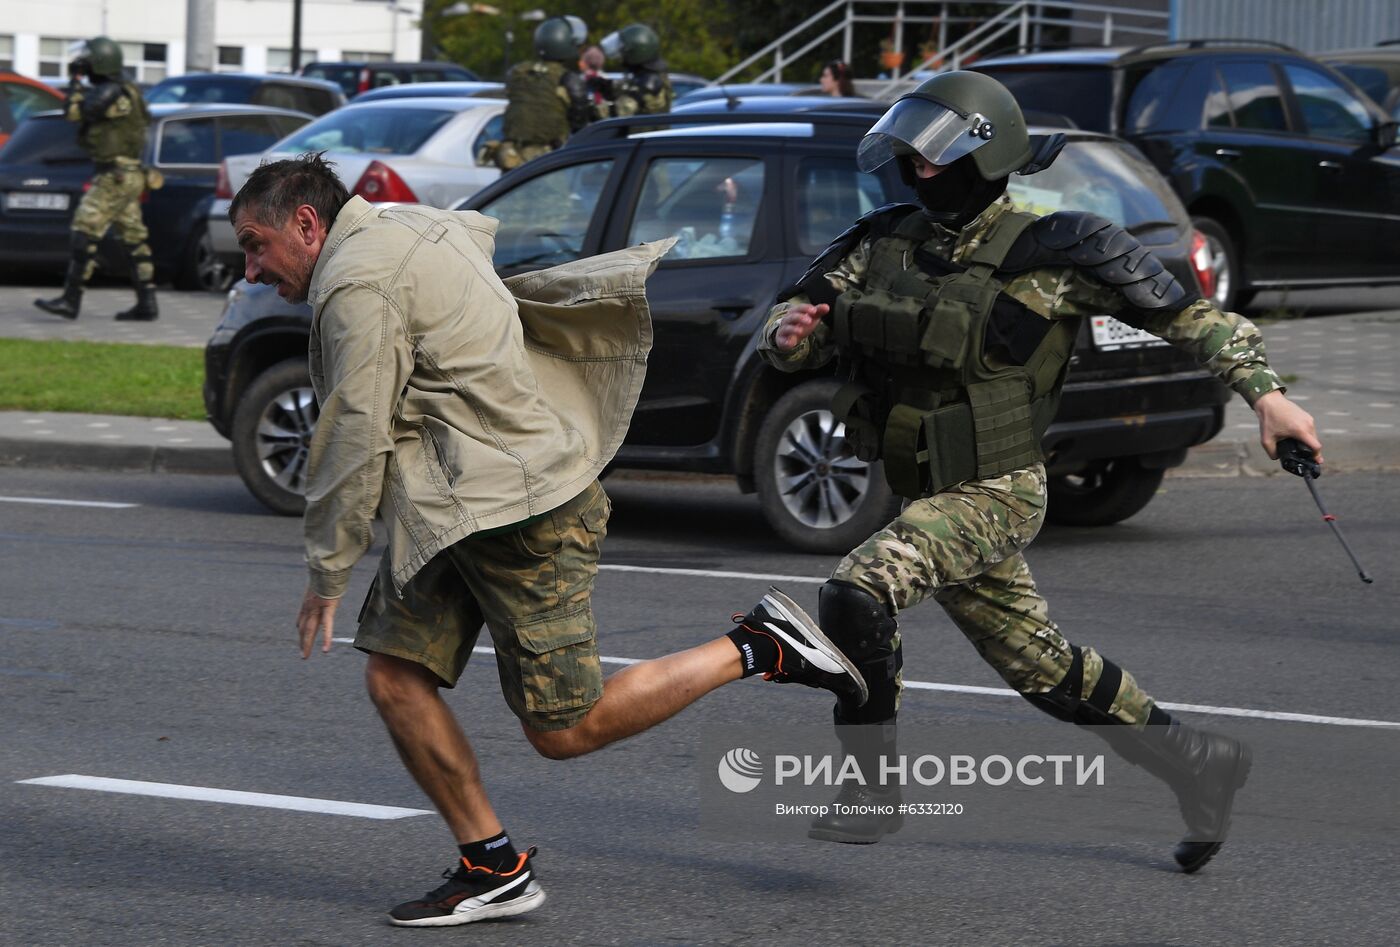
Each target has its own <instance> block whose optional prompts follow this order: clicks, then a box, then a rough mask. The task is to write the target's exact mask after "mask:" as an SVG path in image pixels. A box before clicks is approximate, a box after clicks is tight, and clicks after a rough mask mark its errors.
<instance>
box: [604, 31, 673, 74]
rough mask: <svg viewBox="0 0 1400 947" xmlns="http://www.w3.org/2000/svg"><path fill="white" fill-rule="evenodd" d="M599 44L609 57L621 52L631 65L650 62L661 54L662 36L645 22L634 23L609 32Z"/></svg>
mask: <svg viewBox="0 0 1400 947" xmlns="http://www.w3.org/2000/svg"><path fill="white" fill-rule="evenodd" d="M598 45H599V46H600V47H602V50H603V53H604V55H606V56H607V57H608V58H609V59H614V58H616V57H617V55H618V54H619V53H621V54H622V61H623V62H624V63H626V64H627V65H629V66H640V65H643V64H645V63H649V62H651V61H652V60H654V59H656V58H657V57H659V56H660V55H661V37H659V36H657V35H656V31H655V30H653V29H652V28H651V27H649V26H647V25H645V24H643V23H633V24H631V25H630V26H624V27H623V28H622V29H620V30H618V31H617V32H616V33H609V34H608V35H607V36H605V37H604V38H603V41H602V42H601V43H599V44H598Z"/></svg>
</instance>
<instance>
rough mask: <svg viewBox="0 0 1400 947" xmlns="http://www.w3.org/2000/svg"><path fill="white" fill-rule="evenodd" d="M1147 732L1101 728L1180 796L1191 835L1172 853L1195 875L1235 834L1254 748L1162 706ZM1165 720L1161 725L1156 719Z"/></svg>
mask: <svg viewBox="0 0 1400 947" xmlns="http://www.w3.org/2000/svg"><path fill="white" fill-rule="evenodd" d="M1150 719H1151V720H1152V721H1153V722H1152V723H1149V724H1148V725H1147V726H1146V727H1144V728H1143V729H1142V730H1135V729H1132V728H1129V727H1123V728H1121V729H1120V728H1119V727H1096V728H1095V730H1096V731H1098V732H1099V733H1100V735H1101V736H1102V737H1103V738H1104V739H1106V740H1108V742H1109V745H1110V746H1112V747H1113V749H1114V750H1115V751H1116V752H1117V753H1118V755H1120V756H1122V757H1123V758H1124V759H1125V760H1127V761H1128V762H1129V763H1132V764H1133V765H1135V766H1141V767H1142V768H1143V769H1145V770H1147V771H1148V772H1149V773H1151V774H1152V775H1153V776H1156V777H1157V778H1158V779H1160V780H1162V781H1163V782H1164V783H1166V784H1167V785H1168V786H1170V787H1171V789H1172V791H1173V792H1174V793H1176V801H1177V806H1178V807H1179V808H1180V809H1181V817H1182V819H1183V820H1184V821H1185V822H1186V836H1185V837H1184V838H1183V839H1182V840H1181V841H1180V842H1179V843H1177V846H1176V851H1175V852H1174V853H1173V855H1174V857H1175V858H1176V863H1177V864H1178V865H1180V866H1181V870H1182V871H1184V872H1187V873H1188V874H1189V873H1191V872H1193V871H1196V870H1198V869H1200V868H1201V866H1203V865H1205V863H1206V862H1208V861H1210V860H1211V859H1212V858H1213V857H1215V853H1216V852H1218V851H1220V846H1221V845H1223V844H1224V843H1225V835H1226V833H1227V832H1229V830H1230V812H1231V810H1232V809H1233V808H1234V803H1235V793H1236V792H1237V791H1238V790H1239V788H1240V787H1241V786H1243V785H1244V784H1245V780H1247V779H1248V778H1249V769H1250V766H1251V764H1252V762H1253V760H1252V757H1251V755H1250V751H1249V747H1248V746H1246V745H1245V744H1244V743H1241V742H1240V741H1239V740H1236V739H1234V738H1233V737H1227V736H1225V735H1224V734H1221V733H1212V732H1211V731H1209V730H1197V729H1196V728H1195V727H1190V726H1187V725H1186V724H1184V723H1180V722H1179V721H1174V720H1172V719H1171V717H1169V716H1168V715H1167V714H1166V713H1164V712H1163V711H1162V710H1160V709H1158V708H1154V709H1153V711H1152V717H1151V718H1150ZM1159 720H1160V721H1163V722H1161V723H1158V722H1157V721H1159Z"/></svg>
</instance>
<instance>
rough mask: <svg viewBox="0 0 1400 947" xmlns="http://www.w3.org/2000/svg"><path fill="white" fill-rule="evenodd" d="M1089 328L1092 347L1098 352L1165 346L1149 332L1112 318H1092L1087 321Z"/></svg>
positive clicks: (1164, 343)
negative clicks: (1091, 335) (1092, 339)
mask: <svg viewBox="0 0 1400 947" xmlns="http://www.w3.org/2000/svg"><path fill="white" fill-rule="evenodd" d="M1089 327H1090V328H1091V329H1092V330H1093V332H1094V347H1095V348H1097V349H1098V350H1099V351H1100V352H1112V351H1114V350H1115V349H1142V348H1147V347H1148V346H1149V345H1166V344H1167V343H1166V342H1164V341H1163V340H1161V339H1159V338H1157V337H1156V336H1155V335H1153V334H1152V333H1151V332H1144V331H1142V330H1141V329H1134V328H1133V327H1132V326H1130V325H1124V324H1123V323H1121V322H1119V321H1118V320H1117V319H1115V318H1113V317H1112V316H1094V317H1093V318H1092V319H1090V320H1089Z"/></svg>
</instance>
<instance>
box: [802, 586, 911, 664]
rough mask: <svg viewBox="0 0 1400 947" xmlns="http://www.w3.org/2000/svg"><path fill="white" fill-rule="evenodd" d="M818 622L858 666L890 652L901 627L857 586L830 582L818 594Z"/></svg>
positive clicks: (873, 598) (883, 607) (883, 605)
mask: <svg viewBox="0 0 1400 947" xmlns="http://www.w3.org/2000/svg"><path fill="white" fill-rule="evenodd" d="M817 622H818V623H819V624H820V625H821V626H822V631H824V632H825V633H826V635H827V637H828V638H830V639H831V640H832V642H833V643H834V644H835V645H836V646H837V647H838V648H840V649H841V650H842V651H843V652H844V653H845V654H846V656H847V657H849V658H850V659H851V660H853V661H855V662H856V663H857V664H859V663H861V662H863V661H865V660H866V659H868V658H872V657H876V656H880V657H883V655H882V654H881V652H882V651H886V650H887V649H888V648H889V644H890V642H891V641H892V640H893V639H894V635H895V632H896V631H898V630H899V623H898V622H896V621H895V620H894V617H893V616H892V615H891V614H890V610H889V608H888V607H887V606H886V605H885V603H884V602H882V601H880V600H879V599H877V598H876V597H875V596H873V595H871V594H870V593H869V592H867V591H866V590H865V589H863V588H861V587H860V586H858V585H852V584H850V583H849V582H842V581H840V580H839V579H830V580H828V581H827V582H826V584H825V585H823V586H822V587H821V591H819V592H818V593H817Z"/></svg>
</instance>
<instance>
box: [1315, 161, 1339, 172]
mask: <svg viewBox="0 0 1400 947" xmlns="http://www.w3.org/2000/svg"><path fill="white" fill-rule="evenodd" d="M1317 166H1318V167H1319V168H1322V169H1323V170H1324V171H1340V170H1342V163H1341V162H1340V161H1319V162H1318V163H1317Z"/></svg>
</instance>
